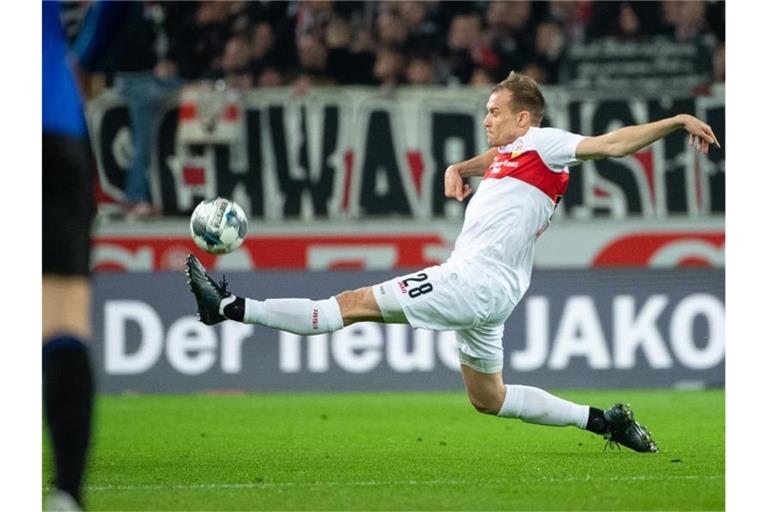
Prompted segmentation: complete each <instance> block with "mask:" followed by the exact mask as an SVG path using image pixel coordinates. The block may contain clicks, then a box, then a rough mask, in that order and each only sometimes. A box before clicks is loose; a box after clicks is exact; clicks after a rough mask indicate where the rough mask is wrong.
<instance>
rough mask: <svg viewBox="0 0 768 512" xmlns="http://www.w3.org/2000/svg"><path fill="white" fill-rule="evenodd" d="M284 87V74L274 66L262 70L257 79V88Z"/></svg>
mask: <svg viewBox="0 0 768 512" xmlns="http://www.w3.org/2000/svg"><path fill="white" fill-rule="evenodd" d="M281 85H283V74H282V73H280V71H278V70H277V68H274V67H272V66H267V67H265V68H263V69H262V70H261V72H260V73H259V74H258V78H257V79H256V86H257V87H280V86H281Z"/></svg>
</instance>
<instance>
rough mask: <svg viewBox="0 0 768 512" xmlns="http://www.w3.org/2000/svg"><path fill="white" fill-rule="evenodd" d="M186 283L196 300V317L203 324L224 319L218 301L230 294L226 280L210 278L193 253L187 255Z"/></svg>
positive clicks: (210, 323)
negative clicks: (217, 280)
mask: <svg viewBox="0 0 768 512" xmlns="http://www.w3.org/2000/svg"><path fill="white" fill-rule="evenodd" d="M185 272H186V274H187V284H188V285H189V289H190V290H192V293H193V294H194V295H195V300H196V301H197V318H198V319H199V320H200V321H201V322H203V323H204V324H205V325H213V324H217V323H219V322H223V321H224V320H226V318H225V317H223V316H222V315H221V314H220V313H219V303H220V302H221V300H222V299H224V298H226V297H229V296H230V295H232V294H231V293H229V292H228V291H227V280H226V279H223V280H222V281H221V282H220V283H218V284H216V282H215V281H214V280H213V279H211V278H210V276H209V275H208V274H207V273H206V272H205V267H204V266H203V264H202V263H200V260H198V259H197V257H196V256H195V255H194V254H189V255H187V264H186V270H185Z"/></svg>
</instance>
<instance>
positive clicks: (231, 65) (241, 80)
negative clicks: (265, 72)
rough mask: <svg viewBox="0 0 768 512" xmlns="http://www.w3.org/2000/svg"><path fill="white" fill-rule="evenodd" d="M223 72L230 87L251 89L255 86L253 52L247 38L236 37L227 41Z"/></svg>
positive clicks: (222, 59)
mask: <svg viewBox="0 0 768 512" xmlns="http://www.w3.org/2000/svg"><path fill="white" fill-rule="evenodd" d="M221 70H222V72H223V77H224V79H225V80H226V81H227V84H228V85H229V86H231V87H234V88H235V89H249V88H251V87H252V86H253V75H252V74H251V52H250V46H249V44H248V40H247V39H246V38H245V37H242V36H234V37H231V38H230V39H229V41H227V44H226V46H225V47H224V55H223V56H222V58H221Z"/></svg>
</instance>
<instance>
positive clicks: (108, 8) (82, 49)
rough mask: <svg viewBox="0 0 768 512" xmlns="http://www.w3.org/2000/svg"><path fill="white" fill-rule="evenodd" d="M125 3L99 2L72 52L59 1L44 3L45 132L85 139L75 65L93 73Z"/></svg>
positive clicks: (85, 128) (119, 20)
mask: <svg viewBox="0 0 768 512" xmlns="http://www.w3.org/2000/svg"><path fill="white" fill-rule="evenodd" d="M126 7H127V5H126V3H124V2H104V3H102V2H97V3H95V4H94V5H92V6H91V7H90V8H89V12H88V14H87V16H86V18H85V21H84V22H83V28H82V29H81V31H80V34H79V35H78V38H77V40H76V41H75V44H74V51H73V50H70V48H69V44H68V42H67V37H66V34H65V33H64V28H63V27H62V25H61V5H60V4H59V2H58V1H44V2H43V132H45V133H55V134H59V135H69V136H74V137H83V136H85V135H86V134H87V132H88V129H87V126H86V124H85V117H84V116H83V100H82V98H81V96H80V90H79V88H78V86H77V82H76V80H75V74H74V63H75V62H78V65H79V66H80V67H82V68H83V69H85V70H88V71H90V70H92V69H93V68H94V66H95V65H96V62H97V61H98V59H99V56H100V54H101V53H103V51H104V49H105V48H106V46H107V40H108V39H109V37H110V34H111V33H114V32H115V31H116V30H117V29H118V27H119V24H120V22H121V21H122V19H123V18H124V16H123V13H124V11H125V9H126Z"/></svg>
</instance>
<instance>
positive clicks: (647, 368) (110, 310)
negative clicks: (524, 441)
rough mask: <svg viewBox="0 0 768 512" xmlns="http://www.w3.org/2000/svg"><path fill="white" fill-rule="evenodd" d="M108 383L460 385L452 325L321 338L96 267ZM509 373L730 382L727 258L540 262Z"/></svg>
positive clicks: (129, 387)
mask: <svg viewBox="0 0 768 512" xmlns="http://www.w3.org/2000/svg"><path fill="white" fill-rule="evenodd" d="M391 277H393V274H392V272H378V271H367V272H358V271H354V272H353V271H349V272H348V271H337V272H274V271H264V272H252V273H246V272H240V273H233V274H230V275H227V279H228V281H229V282H230V283H231V289H232V290H233V291H234V292H235V293H238V294H243V295H247V296H253V297H261V298H264V297H303V296H310V297H311V298H326V297H329V296H331V295H333V294H335V293H338V292H339V291H341V290H343V289H349V288H356V287H360V286H364V285H368V284H373V283H377V282H381V281H384V280H386V279H389V278H391ZM94 281H95V287H94V302H93V313H94V322H95V333H96V342H95V343H94V350H95V353H94V360H95V361H96V363H97V367H98V369H99V373H100V375H99V386H100V388H101V390H102V391H103V392H107V393H120V392H128V391H135V392H142V393H185V392H197V391H205V390H242V391H323V390H325V391H351V390H440V389H442V390H450V389H461V387H462V384H461V376H460V374H459V373H458V360H457V356H456V350H455V348H454V344H453V336H452V333H450V332H432V331H426V330H420V329H417V330H414V329H412V328H410V327H409V326H405V325H380V324H374V323H361V324H356V325H353V326H350V327H347V328H345V329H343V330H341V331H338V332H335V333H333V334H329V335H318V336H313V337H303V336H296V335H293V334H288V333H281V332H278V331H275V330H272V329H268V328H265V327H260V326H253V325H243V324H238V323H235V322H224V323H222V324H219V325H217V326H213V327H209V326H205V325H203V324H202V323H200V322H198V321H197V320H196V318H195V303H194V299H193V297H192V295H191V294H190V293H189V291H188V290H187V287H186V284H185V280H184V276H183V274H182V273H181V272H157V273H102V274H97V275H95V276H94ZM504 345H505V347H504V348H505V361H504V378H505V381H506V382H510V383H523V384H530V385H536V386H542V387H550V388H553V387H554V388H605V387H668V386H723V385H724V382H725V305H724V270H723V269H676V270H648V269H637V270H627V269H621V270H620V269H616V270H610V269H600V270H577V271H564V270H563V271H561V270H540V271H536V272H534V276H533V281H532V284H531V288H530V289H529V291H528V293H527V295H526V297H525V298H524V300H523V301H522V302H521V303H520V305H519V306H518V307H517V309H516V310H515V311H514V312H513V314H512V316H511V317H510V318H509V320H508V321H507V324H506V330H505V334H504Z"/></svg>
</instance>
